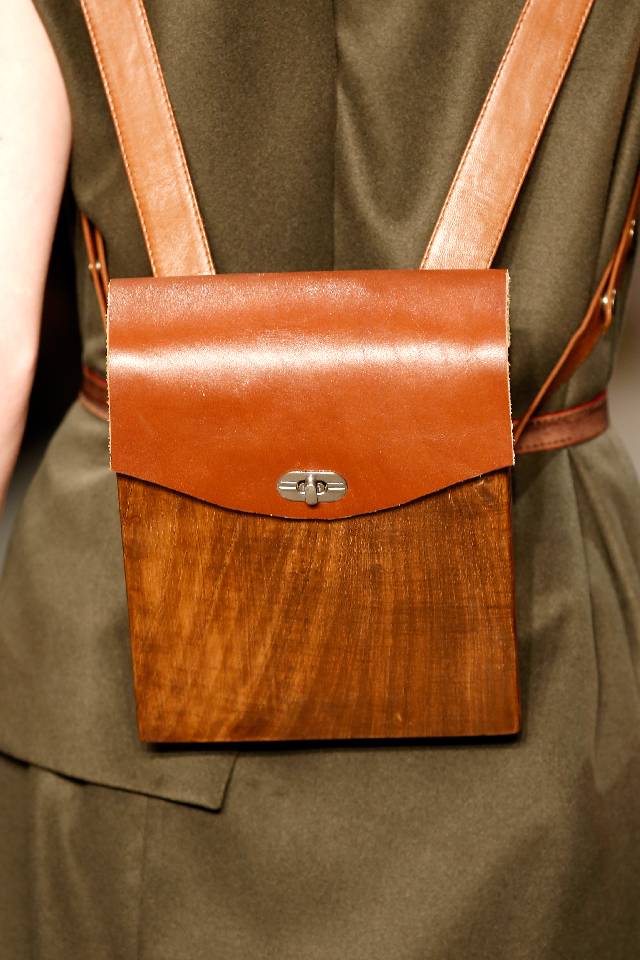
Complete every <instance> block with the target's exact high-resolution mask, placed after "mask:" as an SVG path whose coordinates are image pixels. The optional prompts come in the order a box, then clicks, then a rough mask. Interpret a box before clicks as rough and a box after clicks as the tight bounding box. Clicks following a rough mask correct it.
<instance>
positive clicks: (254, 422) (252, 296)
mask: <svg viewBox="0 0 640 960" xmlns="http://www.w3.org/2000/svg"><path fill="white" fill-rule="evenodd" d="M507 284H508V278H507V274H506V272H505V271H499V270H487V271H455V272H451V271H447V272H439V271H417V270H396V271H375V270H374V271H348V272H327V273H299V274H295V273H294V274H271V275H269V274H246V275H224V276H212V277H191V278H178V279H138V280H119V281H112V283H111V287H110V302H109V316H108V339H109V390H110V408H111V464H112V468H113V469H114V470H116V471H118V472H119V473H121V474H127V475H129V476H132V477H136V478H138V479H142V480H148V481H151V482H153V483H156V484H160V485H162V486H165V487H169V488H171V489H174V490H177V491H179V492H182V493H186V494H190V495H192V496H194V497H197V498H199V499H202V500H205V501H209V502H211V503H215V504H217V505H219V506H223V507H228V508H232V509H234V510H243V511H248V512H255V513H262V514H269V515H274V516H282V517H297V518H305V519H317V520H326V519H332V518H338V517H346V516H353V515H356V514H362V513H368V512H371V511H376V510H381V509H385V508H388V507H392V506H395V505H397V504H400V503H405V502H408V501H410V500H414V499H417V498H418V497H422V496H424V495H425V494H428V493H431V492H433V491H435V490H440V489H442V488H444V487H447V486H449V485H451V484H454V483H458V482H460V481H463V480H468V479H470V478H471V477H476V476H479V475H481V474H483V473H487V472H490V471H493V470H498V469H500V468H503V467H506V466H510V465H511V464H512V462H513V445H512V434H511V416H510V407H509V386H508V363H507V339H508V318H507ZM314 469H317V470H332V471H335V472H336V473H338V474H340V475H341V476H342V477H344V478H345V479H346V481H347V484H348V491H347V494H346V495H345V496H344V498H343V499H342V500H339V501H336V502H334V503H325V504H320V505H318V506H317V507H309V506H307V505H306V504H305V503H295V502H291V501H286V500H284V499H282V498H281V497H280V495H279V494H278V492H277V490H276V483H277V481H278V479H279V478H280V476H281V475H282V474H284V473H286V472H288V471H291V470H314Z"/></svg>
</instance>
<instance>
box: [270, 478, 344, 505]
mask: <svg viewBox="0 0 640 960" xmlns="http://www.w3.org/2000/svg"><path fill="white" fill-rule="evenodd" d="M277 490H278V493H279V494H280V496H281V497H284V499H285V500H297V501H303V502H304V503H306V504H307V505H308V506H310V507H315V506H316V505H317V504H319V503H332V502H333V501H334V500H341V499H342V497H344V495H345V493H346V492H347V481H346V480H345V479H344V478H343V477H341V476H340V475H339V474H337V473H332V472H331V471H330V470H291V472H290V473H285V474H284V476H282V477H280V479H279V480H278V483H277Z"/></svg>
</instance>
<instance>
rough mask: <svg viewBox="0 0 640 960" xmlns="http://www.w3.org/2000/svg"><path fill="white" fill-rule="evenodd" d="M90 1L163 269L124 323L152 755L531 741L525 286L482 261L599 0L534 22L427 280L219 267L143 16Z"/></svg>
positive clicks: (503, 82) (136, 632)
mask: <svg viewBox="0 0 640 960" xmlns="http://www.w3.org/2000/svg"><path fill="white" fill-rule="evenodd" d="M99 6H100V5H99V3H98V0H83V9H84V12H85V16H86V17H87V21H88V23H89V27H90V32H91V35H92V41H93V43H94V47H95V49H96V53H97V54H98V60H99V62H100V65H101V70H102V74H103V81H104V83H105V88H106V90H107V93H108V95H109V100H110V105H111V109H112V112H113V113H114V119H115V121H116V128H117V130H118V134H119V137H120V143H121V147H122V150H123V155H124V157H125V161H126V165H127V170H128V173H129V177H130V179H131V183H132V188H133V192H134V196H135V197H136V202H137V204H138V210H139V214H140V218H141V222H142V225H143V229H144V232H145V239H146V241H147V246H148V249H149V254H150V259H151V263H152V266H153V269H154V273H155V274H156V276H155V277H154V278H144V279H136V280H121V281H113V282H112V283H111V285H110V297H109V310H108V378H109V404H110V443H111V465H112V468H113V469H114V470H115V471H116V472H117V473H118V489H119V499H120V515H121V523H122V538H123V550H124V563H125V575H126V583H127V595H128V604H129V619H130V629H131V642H132V652H133V664H134V677H135V687H136V700H137V716H138V726H139V732H140V736H141V738H142V739H143V740H150V741H165V742H168V741H172V742H194V741H209V742H227V741H246V740H249V741H269V740H298V739H303V740H324V739H354V738H356V739H360V738H398V737H442V736H447V737H453V736H455V737H457V736H477V735H489V734H491V735H496V734H511V733H514V732H517V730H518V729H519V726H520V710H519V700H518V688H517V660H516V648H515V629H514V595H513V569H512V550H511V520H510V490H509V468H510V467H511V465H512V463H513V439H512V429H511V413H510V404H509V377H508V356H507V354H508V306H507V305H508V278H507V275H506V272H505V271H500V270H490V269H487V268H488V267H489V265H490V263H491V260H492V259H493V255H494V253H495V249H496V248H497V245H498V243H499V240H500V237H501V235H502V231H503V230H504V226H505V224H506V222H507V219H508V215H509V212H510V210H511V208H512V206H513V203H514V202H515V198H516V196H517V193H518V190H519V187H520V185H521V183H522V180H523V178H524V175H525V173H526V169H527V167H528V165H529V163H530V161H531V158H532V156H533V152H534V150H535V146H536V144H537V141H538V139H539V137H540V135H541V132H542V129H543V126H544V122H545V120H546V117H547V116H548V113H549V110H550V109H551V105H552V103H553V99H554V97H555V94H556V93H557V90H558V88H559V85H560V82H561V80H562V77H563V75H564V71H565V70H566V68H567V66H568V63H569V61H570V58H571V55H572V53H573V50H574V49H575V45H576V43H577V40H578V37H579V34H580V31H581V29H582V26H583V24H584V21H585V19H586V16H587V14H588V11H589V8H590V6H591V4H590V2H586V0H582V2H578V0H571V2H567V3H565V4H563V5H562V7H563V9H562V13H561V14H559V13H558V12H557V10H554V7H555V6H556V5H555V4H554V3H552V2H550V0H529V2H528V3H527V4H526V5H525V8H524V10H523V13H522V15H521V17H520V20H519V21H518V25H517V26H516V30H515V31H514V35H513V37H512V40H511V43H510V45H509V48H508V49H507V52H506V53H505V57H504V58H503V61H502V63H501V65H500V68H499V70H498V73H497V75H496V79H495V80H494V83H493V85H492V88H491V90H490V92H489V95H488V97H487V101H486V103H485V105H484V107H483V110H482V112H481V114H480V117H479V119H478V122H477V124H476V127H475V128H474V131H473V134H472V137H471V140H470V142H469V145H468V147H467V150H466V151H465V154H464V156H463V158H462V161H461V163H460V167H459V169H458V172H457V174H456V178H455V180H454V183H453V185H452V188H451V191H450V193H449V196H448V198H447V201H446V203H445V206H444V208H443V212H442V214H441V216H440V219H439V221H438V224H437V225H436V229H435V231H434V234H433V236H432V239H431V242H430V244H429V247H428V249H427V253H426V255H425V259H424V261H423V264H422V266H423V267H428V268H429V269H423V270H419V271H417V270H414V271H404V270H394V271H379V270H372V271H350V272H330V273H300V274H272V275H268V274H252V275H227V276H218V275H214V272H213V263H212V261H211V257H210V254H209V250H208V246H207V243H206V239H205V236H204V230H203V228H202V222H201V218H200V215H199V212H198V209H197V204H196V203H195V196H194V194H193V187H192V184H191V181H190V178H189V175H188V171H187V168H186V163H185V160H184V153H183V151H182V146H181V144H180V141H179V138H178V136H177V130H176V128H175V122H174V120H173V115H172V113H171V110H170V106H169V102H168V98H167V95H166V89H165V88H164V85H163V82H162V76H161V73H160V70H159V66H158V63H157V58H156V57H155V51H154V49H153V47H152V46H149V43H150V40H149V37H150V34H148V24H147V23H146V18H145V15H144V9H143V7H142V4H141V2H140V0H118V2H117V3H113V4H111V5H110V10H109V12H108V13H105V11H104V9H102V10H99V9H98V8H99ZM552 21H553V24H554V27H555V32H554V33H553V42H549V39H548V31H549V27H550V24H551V22H552ZM123 31H124V33H125V35H126V36H127V37H128V39H130V41H131V48H132V49H134V50H135V57H133V58H132V57H131V55H130V50H129V52H128V55H125V52H124V51H123V50H122V46H121V43H120V41H121V37H122V34H123ZM531 50H535V51H536V56H535V57H534V58H533V60H532V59H531V57H530V56H529V53H530V51H531ZM125 81H126V82H125ZM521 101H522V102H525V103H527V105H528V109H527V110H526V111H520V110H519V109H518V107H519V104H520V102H521ZM514 109H515V112H514ZM142 118H144V122H145V128H144V129H145V135H144V136H141V135H140V123H141V119H142ZM150 131H151V132H152V134H153V135H152V136H150V135H149V134H150ZM159 171H161V173H162V180H161V182H162V183H163V184H171V185H172V187H171V189H169V188H166V189H163V190H158V189H156V188H155V186H156V184H157V182H158V173H159ZM480 186H481V188H482V189H480ZM452 267H455V268H456V269H451V268H452ZM434 268H439V269H434ZM443 268H444V269H443ZM203 274H210V275H208V276H207V275H203Z"/></svg>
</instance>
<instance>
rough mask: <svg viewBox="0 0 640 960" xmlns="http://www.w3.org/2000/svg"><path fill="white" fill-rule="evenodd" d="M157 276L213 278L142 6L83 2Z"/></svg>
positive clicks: (132, 0) (122, 0)
mask: <svg viewBox="0 0 640 960" xmlns="http://www.w3.org/2000/svg"><path fill="white" fill-rule="evenodd" d="M81 4H82V11H83V13H84V16H85V20H86V23H87V27H88V30H89V35H90V37H91V43H92V45H93V49H94V52H95V56H96V60H97V62H98V66H99V68H100V74H101V76H102V82H103V85H104V89H105V93H106V95H107V100H108V102H109V108H110V110H111V115H112V117H113V122H114V125H115V128H116V133H117V135H118V140H119V143H120V149H121V151H122V156H123V158H124V163H125V167H126V170H127V175H128V177H129V183H130V184H131V190H132V192H133V197H134V200H135V203H136V207H137V210H138V216H139V218H140V223H141V226H142V231H143V233H144V238H145V242H146V245H147V250H148V253H149V260H150V261H151V268H152V270H153V273H154V274H158V275H160V276H182V275H191V274H198V273H213V272H214V267H213V260H212V258H211V253H210V251H209V245H208V243H207V238H206V236H205V232H204V227H203V224H202V217H201V216H200V211H199V209H198V205H197V203H196V198H195V193H194V190H193V184H192V183H191V177H190V175H189V170H188V168H187V163H186V160H185V155H184V150H183V148H182V142H181V140H180V136H179V134H178V128H177V125H176V121H175V117H174V115H173V110H172V108H171V104H170V102H169V97H168V94H167V89H166V86H165V83H164V78H163V76H162V71H161V69H160V64H159V62H158V56H157V53H156V48H155V44H154V42H153V38H152V36H151V31H150V29H149V23H148V21H147V16H146V13H145V9H144V4H143V3H142V0H109V2H108V3H105V2H104V0H81Z"/></svg>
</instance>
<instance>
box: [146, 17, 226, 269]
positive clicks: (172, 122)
mask: <svg viewBox="0 0 640 960" xmlns="http://www.w3.org/2000/svg"><path fill="white" fill-rule="evenodd" d="M134 2H135V4H136V13H137V16H138V18H139V20H140V22H141V24H142V28H143V30H144V33H145V40H146V44H147V48H148V50H149V53H150V54H151V58H152V62H153V66H154V70H155V74H156V80H157V83H158V87H159V89H160V92H161V94H162V100H163V103H164V107H165V113H166V117H167V120H168V121H169V126H170V129H171V133H172V134H173V140H174V145H175V148H176V152H177V154H178V161H179V163H180V167H181V170H182V174H183V177H184V186H185V187H186V191H187V198H188V202H189V203H190V205H191V210H192V212H193V214H194V217H195V220H196V226H197V228H198V232H199V234H200V239H201V241H202V246H203V251H204V255H205V259H206V262H207V266H208V267H209V270H210V271H211V273H215V270H214V266H213V260H212V258H211V252H210V250H209V244H208V242H207V237H206V234H205V230H204V224H203V222H202V216H201V214H200V210H199V209H198V204H197V202H196V196H195V191H194V189H193V183H192V181H191V175H190V173H189V168H188V167H187V160H186V157H185V155H184V147H183V145H182V140H181V139H180V134H179V132H178V126H177V124H176V118H175V115H174V112H173V108H172V107H171V103H170V101H169V94H168V92H167V87H166V84H165V81H164V75H163V73H162V69H161V67H160V61H159V59H158V51H157V49H156V45H155V43H154V40H153V37H152V36H151V28H150V27H149V21H148V19H147V14H146V11H145V9H144V6H143V4H142V0H134Z"/></svg>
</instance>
